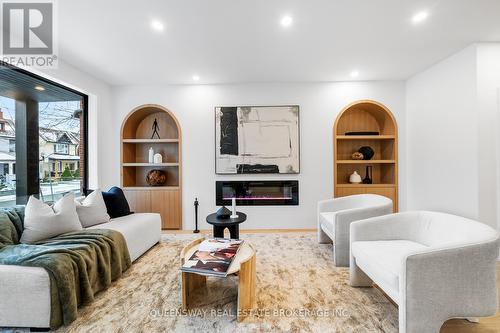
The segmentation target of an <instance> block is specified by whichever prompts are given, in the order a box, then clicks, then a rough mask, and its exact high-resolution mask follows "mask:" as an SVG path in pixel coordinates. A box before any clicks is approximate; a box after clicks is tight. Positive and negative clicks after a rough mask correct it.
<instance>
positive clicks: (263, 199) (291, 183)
mask: <svg viewBox="0 0 500 333" xmlns="http://www.w3.org/2000/svg"><path fill="white" fill-rule="evenodd" d="M215 186H216V191H215V192H216V199H215V200H216V202H215V204H216V205H217V206H229V205H231V199H232V198H236V204H237V205H239V206H293V205H298V204H299V181H298V180H282V181H280V180H270V181H216V182H215Z"/></svg>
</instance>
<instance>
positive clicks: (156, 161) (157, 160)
mask: <svg viewBox="0 0 500 333" xmlns="http://www.w3.org/2000/svg"><path fill="white" fill-rule="evenodd" d="M162 162H163V157H162V156H161V154H159V153H156V154H155V156H154V164H160V163H162Z"/></svg>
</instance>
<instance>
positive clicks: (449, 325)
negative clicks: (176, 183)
mask: <svg viewBox="0 0 500 333" xmlns="http://www.w3.org/2000/svg"><path fill="white" fill-rule="evenodd" d="M315 231H316V229H247V230H240V233H241V234H245V233H247V234H248V233H280V232H281V233H284V232H315ZM226 232H227V230H226ZM163 233H173V234H191V233H193V231H192V230H163ZM200 233H201V234H211V233H212V230H201V231H200ZM497 279H498V283H497V287H498V288H499V290H498V294H499V295H500V264H499V265H498V275H497ZM499 305H500V302H499ZM440 333H500V312H497V314H496V315H495V316H493V317H487V318H479V323H471V322H469V321H467V320H465V319H451V320H448V321H447V322H445V323H444V325H443V326H442V327H441V331H440Z"/></svg>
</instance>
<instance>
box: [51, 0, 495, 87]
mask: <svg viewBox="0 0 500 333" xmlns="http://www.w3.org/2000/svg"><path fill="white" fill-rule="evenodd" d="M58 6H59V7H58V11H59V29H58V32H59V55H60V57H61V58H62V59H63V60H64V61H66V62H68V63H70V64H72V65H74V66H75V67H77V68H79V69H81V70H83V71H86V72H88V73H90V74H92V75H94V76H95V77H97V78H100V79H102V80H104V81H106V82H108V83H109V84H113V85H128V84H157V83H169V84H191V83H193V80H192V77H193V75H195V74H197V75H199V76H200V81H199V83H236V82H268V81H273V82H285V81H339V80H351V78H350V76H349V73H350V72H351V71H352V70H355V69H357V70H359V72H360V75H359V77H358V78H357V79H358V80H401V79H406V78H408V77H410V76H411V75H413V74H415V73H417V72H419V71H421V70H423V69H425V68H427V67H429V66H430V65H432V64H433V63H435V62H437V61H439V60H441V59H443V58H445V57H447V56H449V55H451V54H453V53H455V52H457V51H459V50H460V49H462V48H464V47H466V46H467V45H469V44H471V43H473V42H478V41H500V1H499V0H289V1H285V0H175V1H174V0H147V1H139V0H136V1H133V0H122V1H116V0H106V1H103V0H84V1H82V0H63V1H58ZM421 10H427V11H428V12H429V14H430V16H429V18H428V19H427V20H426V21H425V22H423V23H421V24H419V25H414V24H412V23H411V17H412V16H413V15H414V14H415V13H416V12H418V11H421ZM284 15H290V16H292V17H293V24H292V25H291V26H290V27H289V28H283V27H282V26H281V24H280V20H281V18H282V16H284ZM153 19H156V20H160V21H162V22H163V23H164V25H165V30H164V31H163V32H161V33H158V32H155V31H153V30H152V29H151V20H153Z"/></svg>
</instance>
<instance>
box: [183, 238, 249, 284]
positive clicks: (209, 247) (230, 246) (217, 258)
mask: <svg viewBox="0 0 500 333" xmlns="http://www.w3.org/2000/svg"><path fill="white" fill-rule="evenodd" d="M242 244H243V241H242V240H237V239H225V238H210V239H205V240H204V241H203V242H201V243H200V245H199V247H198V249H197V250H196V251H195V252H194V253H193V255H192V256H191V257H190V258H189V260H186V262H185V263H184V265H182V268H181V271H183V272H191V273H200V274H205V275H215V276H227V272H228V270H229V267H230V266H231V264H232V263H233V260H234V258H235V257H236V254H237V253H238V250H239V249H240V248H241V245H242Z"/></svg>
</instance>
